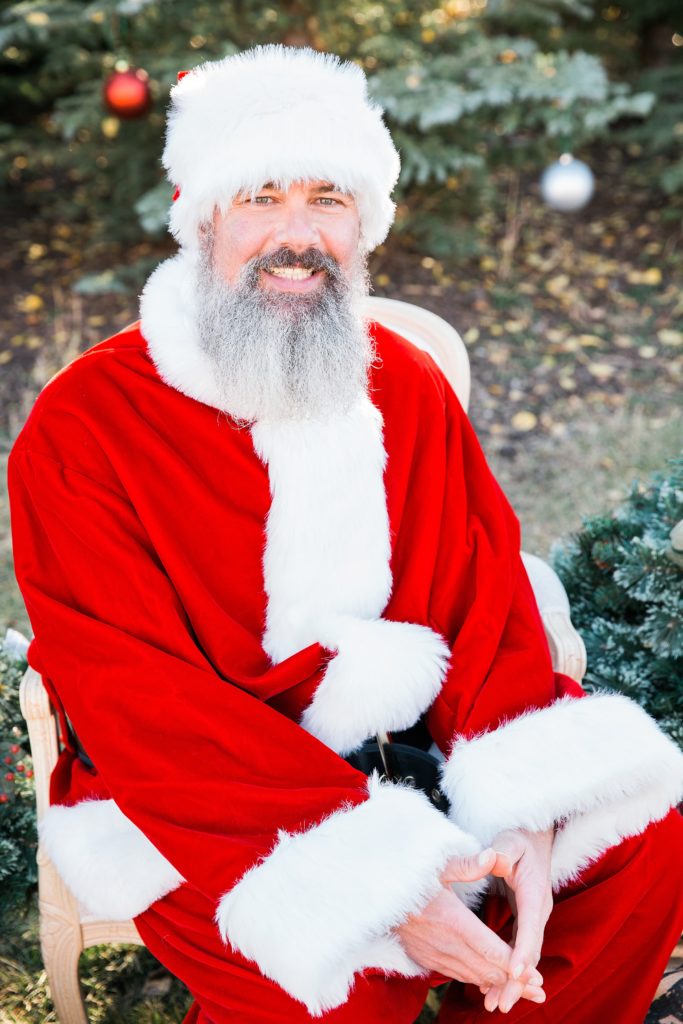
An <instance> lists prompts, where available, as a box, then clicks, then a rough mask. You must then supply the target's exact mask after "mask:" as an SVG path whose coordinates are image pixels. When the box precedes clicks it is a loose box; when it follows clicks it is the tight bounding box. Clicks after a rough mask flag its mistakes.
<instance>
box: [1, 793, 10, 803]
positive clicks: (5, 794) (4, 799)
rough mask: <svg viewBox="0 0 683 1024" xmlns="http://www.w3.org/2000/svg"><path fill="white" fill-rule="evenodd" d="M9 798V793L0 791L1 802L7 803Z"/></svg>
mask: <svg viewBox="0 0 683 1024" xmlns="http://www.w3.org/2000/svg"><path fill="white" fill-rule="evenodd" d="M8 799H9V797H8V796H7V793H0V804H6V803H7V801H8Z"/></svg>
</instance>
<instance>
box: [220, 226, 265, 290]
mask: <svg viewBox="0 0 683 1024" xmlns="http://www.w3.org/2000/svg"><path fill="white" fill-rule="evenodd" d="M262 242H263V231H262V229H260V228H259V227H258V226H257V225H254V224H252V225H250V224H249V223H247V222H239V221H237V220H235V221H230V220H226V221H225V222H224V223H223V224H222V225H221V227H220V229H219V231H218V232H217V233H216V235H215V238H214V263H215V267H216V270H217V271H218V273H219V274H221V276H222V277H223V278H225V280H227V281H229V282H230V283H231V284H235V283H236V281H237V278H238V276H239V273H240V270H241V269H242V267H243V266H244V264H245V263H246V262H247V261H248V260H250V259H253V257H254V256H257V255H258V254H259V252H260V247H261V245H262Z"/></svg>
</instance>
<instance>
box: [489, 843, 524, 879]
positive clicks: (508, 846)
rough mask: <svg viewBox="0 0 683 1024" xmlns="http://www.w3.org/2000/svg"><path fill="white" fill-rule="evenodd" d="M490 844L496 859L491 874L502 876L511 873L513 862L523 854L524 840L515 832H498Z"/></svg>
mask: <svg viewBox="0 0 683 1024" xmlns="http://www.w3.org/2000/svg"><path fill="white" fill-rule="evenodd" d="M492 846H493V848H494V850H495V853H496V860H495V863H494V865H493V867H492V868H491V874H492V875H496V876H499V877H501V878H504V877H505V876H506V875H509V874H511V872H512V869H513V868H514V866H515V864H516V863H517V862H518V861H519V860H520V859H521V857H522V856H523V854H524V842H523V840H522V838H521V836H520V835H519V834H518V833H517V832H499V833H498V835H497V836H495V837H494V839H493V843H492Z"/></svg>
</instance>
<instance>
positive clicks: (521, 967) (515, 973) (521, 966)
mask: <svg viewBox="0 0 683 1024" xmlns="http://www.w3.org/2000/svg"><path fill="white" fill-rule="evenodd" d="M523 970H524V964H517V966H516V967H515V968H513V971H512V977H513V978H514V979H515V981H517V978H519V976H520V974H521V973H522V971H523Z"/></svg>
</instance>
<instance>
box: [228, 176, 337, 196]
mask: <svg viewBox="0 0 683 1024" xmlns="http://www.w3.org/2000/svg"><path fill="white" fill-rule="evenodd" d="M293 190H300V191H304V192H307V193H313V194H315V193H319V192H337V193H339V194H341V195H345V196H348V197H349V198H350V199H351V198H353V196H352V193H351V192H349V191H348V190H347V189H344V188H342V187H341V186H340V185H338V184H337V182H335V181H332V180H331V179H329V178H306V179H304V180H299V181H291V182H290V181H278V180H272V181H266V182H265V183H264V184H263V185H261V186H260V187H252V188H244V189H242V191H241V193H240V194H241V195H245V194H246V195H248V194H250V193H251V194H253V193H255V192H263V191H269V192H290V191H293Z"/></svg>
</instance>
